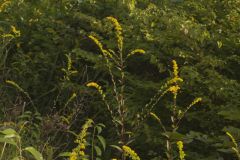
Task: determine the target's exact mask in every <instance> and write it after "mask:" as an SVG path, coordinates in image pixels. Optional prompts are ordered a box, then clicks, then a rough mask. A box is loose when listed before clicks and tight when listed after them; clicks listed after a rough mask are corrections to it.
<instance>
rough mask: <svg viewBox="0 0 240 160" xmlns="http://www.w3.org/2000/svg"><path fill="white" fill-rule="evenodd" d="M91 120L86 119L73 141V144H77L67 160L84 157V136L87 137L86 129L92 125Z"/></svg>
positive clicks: (83, 159)
mask: <svg viewBox="0 0 240 160" xmlns="http://www.w3.org/2000/svg"><path fill="white" fill-rule="evenodd" d="M92 123H93V120H91V119H88V120H87V121H86V122H85V124H84V125H83V126H82V130H81V132H80V134H79V135H78V137H77V139H76V140H75V143H77V144H78V146H77V147H76V148H74V149H73V151H72V153H71V155H70V158H69V160H77V157H78V156H80V157H83V156H85V152H84V150H85V148H86V146H85V145H86V143H87V141H86V135H87V130H88V128H89V127H90V126H91V125H92ZM82 160H85V158H82Z"/></svg>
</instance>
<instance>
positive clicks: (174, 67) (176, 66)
mask: <svg viewBox="0 0 240 160" xmlns="http://www.w3.org/2000/svg"><path fill="white" fill-rule="evenodd" d="M172 63H173V75H174V77H175V78H177V77H178V65H177V62H176V61H175V60H173V61H172Z"/></svg>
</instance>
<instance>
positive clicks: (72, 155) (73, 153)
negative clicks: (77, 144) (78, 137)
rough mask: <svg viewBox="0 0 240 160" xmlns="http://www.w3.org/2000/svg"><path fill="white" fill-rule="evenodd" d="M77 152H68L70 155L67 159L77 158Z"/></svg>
mask: <svg viewBox="0 0 240 160" xmlns="http://www.w3.org/2000/svg"><path fill="white" fill-rule="evenodd" d="M77 156H78V155H77V153H76V152H75V151H73V152H72V153H71V154H70V157H69V160H77Z"/></svg>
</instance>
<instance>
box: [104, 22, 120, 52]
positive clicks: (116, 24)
mask: <svg viewBox="0 0 240 160" xmlns="http://www.w3.org/2000/svg"><path fill="white" fill-rule="evenodd" d="M107 19H108V20H110V21H111V22H112V23H113V25H114V28H115V31H116V37H117V42H118V48H119V50H120V51H122V48H123V36H122V27H121V25H120V24H119V23H118V21H117V19H116V18H114V17H107Z"/></svg>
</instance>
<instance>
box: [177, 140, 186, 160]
mask: <svg viewBox="0 0 240 160" xmlns="http://www.w3.org/2000/svg"><path fill="white" fill-rule="evenodd" d="M177 146H178V151H179V157H180V160H184V157H185V156H186V154H185V153H184V151H183V142H182V141H178V142H177Z"/></svg>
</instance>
